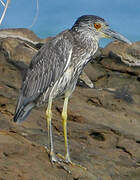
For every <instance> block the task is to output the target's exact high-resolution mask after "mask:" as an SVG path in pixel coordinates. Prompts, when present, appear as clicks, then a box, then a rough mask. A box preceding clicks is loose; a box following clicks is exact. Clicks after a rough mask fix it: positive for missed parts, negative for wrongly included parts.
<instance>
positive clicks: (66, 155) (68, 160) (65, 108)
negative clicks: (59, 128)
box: [62, 97, 71, 162]
mask: <svg viewBox="0 0 140 180" xmlns="http://www.w3.org/2000/svg"><path fill="white" fill-rule="evenodd" d="M68 100H69V97H65V100H64V105H63V111H62V120H63V130H64V141H65V151H66V154H65V160H66V162H71V160H70V154H69V146H68V138H67V107H68Z"/></svg>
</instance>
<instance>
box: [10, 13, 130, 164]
mask: <svg viewBox="0 0 140 180" xmlns="http://www.w3.org/2000/svg"><path fill="white" fill-rule="evenodd" d="M101 38H111V39H115V40H118V41H122V42H124V43H128V44H131V42H130V41H129V40H128V39H127V38H125V37H124V36H123V35H121V34H120V33H118V32H115V31H113V30H112V29H111V28H110V26H109V25H108V23H107V22H106V21H105V20H104V19H103V18H100V17H98V16H95V15H83V16H81V17H79V18H78V19H77V20H76V21H75V23H74V25H73V26H72V28H70V29H68V30H66V31H63V32H61V33H59V34H58V35H56V36H55V37H54V38H53V39H51V40H49V41H48V42H47V43H46V44H44V45H43V46H42V47H41V48H40V50H39V51H38V52H37V54H36V55H35V56H34V57H33V58H32V60H31V63H30V65H29V68H28V70H27V72H26V75H25V77H24V78H23V82H22V85H21V89H20V93H19V97H18V102H17V106H16V109H15V114H14V118H13V119H14V122H17V123H20V122H22V121H24V120H25V119H26V118H27V116H28V115H29V114H30V112H31V110H32V109H33V108H34V107H40V106H41V105H45V104H47V110H46V120H47V128H48V142H49V155H50V160H51V162H52V163H54V162H57V161H58V158H57V156H56V154H55V151H54V146H53V136H52V124H51V120H52V111H51V109H52V102H53V100H54V99H56V98H59V97H64V104H63V109H62V123H63V131H64V143H65V156H64V158H65V162H67V163H72V161H71V158H70V152H69V145H68V137H67V109H68V101H69V98H70V96H71V95H72V93H73V91H74V90H75V87H76V83H77V80H78V77H79V75H80V74H81V72H82V70H83V68H84V67H85V65H86V64H87V63H88V62H89V61H90V60H91V57H92V56H93V55H94V54H95V53H96V51H97V50H98V48H99V40H100V39H101Z"/></svg>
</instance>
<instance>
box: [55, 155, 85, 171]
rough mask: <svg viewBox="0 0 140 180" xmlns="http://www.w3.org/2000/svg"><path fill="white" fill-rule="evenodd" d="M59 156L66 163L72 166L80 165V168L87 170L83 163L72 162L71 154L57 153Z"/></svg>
mask: <svg viewBox="0 0 140 180" xmlns="http://www.w3.org/2000/svg"><path fill="white" fill-rule="evenodd" d="M57 156H58V157H60V159H61V161H63V162H64V163H66V164H70V165H72V166H77V167H80V168H82V169H83V170H85V171H86V170H87V168H85V167H83V166H82V165H81V164H78V163H74V162H72V161H71V159H70V157H69V155H66V156H63V155H61V154H57Z"/></svg>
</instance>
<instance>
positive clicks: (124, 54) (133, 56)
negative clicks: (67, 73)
mask: <svg viewBox="0 0 140 180" xmlns="http://www.w3.org/2000/svg"><path fill="white" fill-rule="evenodd" d="M103 54H104V55H105V56H109V57H110V58H114V57H115V58H118V59H120V60H121V61H122V62H124V63H125V64H127V65H129V66H140V41H138V42H135V43H132V44H131V45H129V44H124V43H122V42H118V41H114V42H113V43H110V44H108V45H107V46H106V47H105V48H104V49H103Z"/></svg>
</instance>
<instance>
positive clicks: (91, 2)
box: [0, 0, 140, 41]
mask: <svg viewBox="0 0 140 180" xmlns="http://www.w3.org/2000/svg"><path fill="white" fill-rule="evenodd" d="M0 8H1V9H2V7H1V6H0ZM35 14H36V0H28V1H27V0H11V3H10V5H9V8H8V11H7V14H6V17H5V19H4V21H3V23H2V25H1V28H20V27H24V28H29V26H30V25H31V24H32V21H33V19H34V16H35ZM84 14H95V15H98V16H100V17H103V18H104V19H106V21H107V22H108V23H109V24H110V26H111V27H112V29H114V30H116V31H118V32H120V33H122V34H123V35H125V36H126V37H127V38H129V39H130V40H131V41H138V40H140V0H133V1H132V0H114V1H113V0H77V1H76V0H60V1H58V0H39V15H38V18H37V21H36V23H35V25H34V26H33V27H32V28H31V30H33V31H34V32H35V33H36V34H37V35H38V36H39V37H41V38H45V37H48V36H54V35H56V34H57V33H59V32H61V31H62V30H64V29H67V28H70V27H71V26H72V25H73V23H74V21H75V20H76V18H77V17H79V16H81V15H84Z"/></svg>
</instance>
